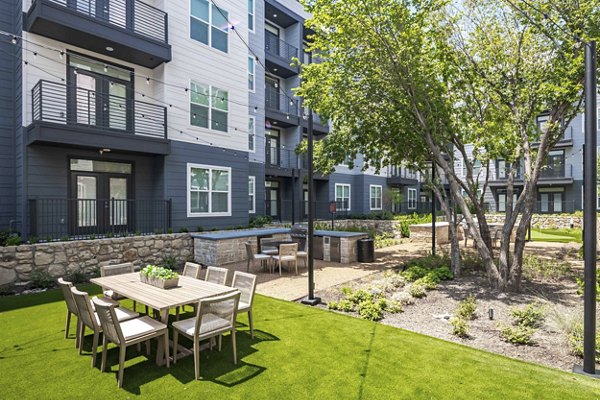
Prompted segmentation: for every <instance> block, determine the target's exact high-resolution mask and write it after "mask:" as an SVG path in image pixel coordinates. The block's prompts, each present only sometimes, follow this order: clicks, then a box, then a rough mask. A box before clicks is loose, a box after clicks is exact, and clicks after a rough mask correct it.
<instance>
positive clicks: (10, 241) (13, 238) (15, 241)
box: [4, 235, 23, 246]
mask: <svg viewBox="0 0 600 400" xmlns="http://www.w3.org/2000/svg"><path fill="white" fill-rule="evenodd" d="M22 241H23V240H22V239H21V236H19V235H10V236H9V237H7V238H6V239H5V242H4V243H5V245H6V246H18V245H20V244H21V242H22Z"/></svg>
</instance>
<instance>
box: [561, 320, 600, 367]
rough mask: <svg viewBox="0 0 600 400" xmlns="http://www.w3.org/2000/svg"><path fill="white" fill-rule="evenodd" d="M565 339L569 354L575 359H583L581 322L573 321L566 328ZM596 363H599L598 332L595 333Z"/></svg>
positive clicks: (599, 342) (599, 343) (599, 339)
mask: <svg viewBox="0 0 600 400" xmlns="http://www.w3.org/2000/svg"><path fill="white" fill-rule="evenodd" d="M567 339H568V342H569V347H570V348H571V353H572V354H573V355H575V356H577V357H583V322H582V321H581V320H577V321H573V322H572V324H571V325H570V326H569V328H568V332H567ZM595 358H596V362H597V363H600V331H596V356H595Z"/></svg>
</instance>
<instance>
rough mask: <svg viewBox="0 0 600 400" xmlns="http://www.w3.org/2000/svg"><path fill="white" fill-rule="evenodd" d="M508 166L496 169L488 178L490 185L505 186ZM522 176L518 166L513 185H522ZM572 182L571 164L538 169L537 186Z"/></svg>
mask: <svg viewBox="0 0 600 400" xmlns="http://www.w3.org/2000/svg"><path fill="white" fill-rule="evenodd" d="M509 172H510V169H509V168H505V169H503V170H496V171H495V173H494V174H493V175H492V178H491V179H490V182H489V184H490V186H491V187H502V186H506V184H507V181H508V173H509ZM523 177H524V169H523V167H519V168H518V170H517V173H516V175H515V185H516V186H522V185H523ZM572 183H573V165H572V164H563V163H556V164H552V165H546V166H543V167H542V170H541V171H540V177H539V179H538V183H537V184H538V186H553V185H570V184H572Z"/></svg>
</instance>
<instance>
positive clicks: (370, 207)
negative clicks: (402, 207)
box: [369, 185, 383, 210]
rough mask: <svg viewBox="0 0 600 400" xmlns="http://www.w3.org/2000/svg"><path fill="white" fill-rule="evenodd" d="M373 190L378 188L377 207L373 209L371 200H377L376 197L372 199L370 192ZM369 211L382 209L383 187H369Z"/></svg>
mask: <svg viewBox="0 0 600 400" xmlns="http://www.w3.org/2000/svg"><path fill="white" fill-rule="evenodd" d="M374 188H379V207H375V208H373V199H377V197H373V192H372V190H373V189H374ZM369 209H370V210H382V209H383V186H382V185H369Z"/></svg>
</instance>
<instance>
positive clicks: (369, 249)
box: [356, 239, 375, 263]
mask: <svg viewBox="0 0 600 400" xmlns="http://www.w3.org/2000/svg"><path fill="white" fill-rule="evenodd" d="M356 245H357V246H358V254H357V255H358V262H365V263H366V262H373V261H375V241H374V240H373V239H360V240H358V241H357V242H356Z"/></svg>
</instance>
